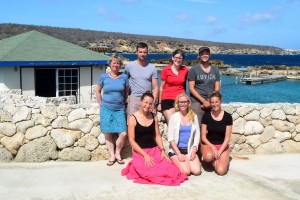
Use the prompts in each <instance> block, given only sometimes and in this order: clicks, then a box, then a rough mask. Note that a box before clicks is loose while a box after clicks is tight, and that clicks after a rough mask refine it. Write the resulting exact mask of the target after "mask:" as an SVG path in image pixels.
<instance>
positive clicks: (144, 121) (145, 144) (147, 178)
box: [121, 92, 187, 185]
mask: <svg viewBox="0 0 300 200" xmlns="http://www.w3.org/2000/svg"><path fill="white" fill-rule="evenodd" d="M153 103H154V97H153V95H152V93H150V92H146V93H144V94H143V95H142V97H141V101H140V108H139V110H138V111H137V112H135V113H134V114H133V115H131V116H130V117H129V121H128V138H129V142H130V144H131V147H132V149H133V152H132V160H131V161H130V162H129V163H128V165H127V167H126V168H124V169H123V170H122V172H121V174H122V175H123V176H126V177H127V178H128V179H130V180H134V182H136V183H142V184H159V185H180V183H181V182H183V181H185V180H187V176H186V175H185V174H183V173H181V172H180V170H179V169H178V167H177V166H176V165H175V164H174V163H172V162H171V161H170V160H169V158H168V156H167V155H166V153H165V151H164V147H163V142H162V138H161V135H160V132H159V128H158V119H157V116H156V115H154V114H153V113H152V112H151V111H152V107H153Z"/></svg>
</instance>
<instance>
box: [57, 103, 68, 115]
mask: <svg viewBox="0 0 300 200" xmlns="http://www.w3.org/2000/svg"><path fill="white" fill-rule="evenodd" d="M71 111H72V108H71V105H68V104H60V105H59V106H58V107H57V109H56V113H57V115H60V116H68V115H69V113H70V112H71Z"/></svg>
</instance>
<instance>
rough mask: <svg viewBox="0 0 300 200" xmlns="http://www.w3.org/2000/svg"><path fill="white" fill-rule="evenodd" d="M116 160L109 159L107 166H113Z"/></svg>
mask: <svg viewBox="0 0 300 200" xmlns="http://www.w3.org/2000/svg"><path fill="white" fill-rule="evenodd" d="M116 162H117V160H109V161H108V162H107V163H106V165H107V166H112V165H114V164H115V163H116Z"/></svg>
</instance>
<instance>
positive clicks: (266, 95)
mask: <svg viewBox="0 0 300 200" xmlns="http://www.w3.org/2000/svg"><path fill="white" fill-rule="evenodd" d="M122 56H123V57H125V58H128V59H129V60H135V59H136V54H134V53H122ZM166 58H171V54H167V53H150V54H149V55H148V60H157V59H166ZM196 59H197V54H186V57H185V60H196ZM211 59H218V60H223V61H224V64H228V65H230V66H232V67H235V68H244V67H247V66H256V65H257V66H263V65H285V66H299V70H300V55H248V54H247V55H244V54H243V55H239V54H238V55H237V54H212V56H211ZM158 73H159V74H158V75H159V77H160V71H159V72H158ZM240 78H241V77H235V76H223V75H222V76H221V93H222V95H223V103H233V102H246V103H262V104H264V103H300V80H290V79H287V80H284V81H278V82H272V83H265V84H256V85H245V84H242V83H241V82H240ZM158 80H159V79H158ZM159 82H160V81H159Z"/></svg>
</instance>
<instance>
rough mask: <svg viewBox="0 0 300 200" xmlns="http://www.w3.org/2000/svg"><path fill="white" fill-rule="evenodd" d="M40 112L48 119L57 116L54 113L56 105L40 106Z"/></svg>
mask: <svg viewBox="0 0 300 200" xmlns="http://www.w3.org/2000/svg"><path fill="white" fill-rule="evenodd" d="M41 114H42V115H43V116H44V117H46V118H48V119H50V120H51V121H52V120H53V119H56V118H57V114H56V106H47V107H42V108H41Z"/></svg>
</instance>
